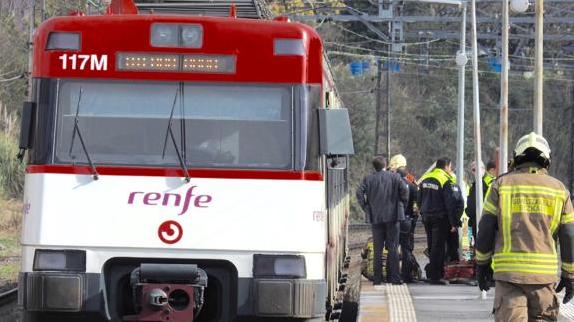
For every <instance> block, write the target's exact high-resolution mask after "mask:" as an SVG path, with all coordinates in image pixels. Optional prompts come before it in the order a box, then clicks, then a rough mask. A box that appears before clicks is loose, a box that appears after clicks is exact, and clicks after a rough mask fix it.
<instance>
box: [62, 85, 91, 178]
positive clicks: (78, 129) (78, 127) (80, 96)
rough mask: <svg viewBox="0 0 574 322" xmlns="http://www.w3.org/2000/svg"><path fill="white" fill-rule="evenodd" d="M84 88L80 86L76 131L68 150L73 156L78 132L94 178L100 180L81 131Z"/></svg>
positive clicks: (75, 119)
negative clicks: (80, 122)
mask: <svg viewBox="0 0 574 322" xmlns="http://www.w3.org/2000/svg"><path fill="white" fill-rule="evenodd" d="M83 92H84V90H83V89H82V88H80V94H79V96H78V104H77V107H76V116H75V117H74V132H72V142H71V143H70V150H69V151H68V155H69V156H70V157H72V149H73V148H74V141H75V139H76V133H78V138H79V139H80V143H81V144H82V149H83V150H84V154H85V155H86V159H88V163H89V164H90V168H91V170H92V176H93V177H94V180H98V171H97V170H96V166H94V163H93V162H92V158H90V154H89V153H88V149H86V144H85V143H84V138H83V137H82V132H81V131H80V125H79V120H80V118H79V114H80V103H81V102H82V93H83Z"/></svg>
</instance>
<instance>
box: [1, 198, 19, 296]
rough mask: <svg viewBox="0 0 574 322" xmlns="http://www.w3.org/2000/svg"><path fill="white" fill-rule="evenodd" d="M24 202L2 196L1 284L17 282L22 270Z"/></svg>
mask: <svg viewBox="0 0 574 322" xmlns="http://www.w3.org/2000/svg"><path fill="white" fill-rule="evenodd" d="M21 210H22V203H21V202H20V201H16V200H13V199H12V200H8V199H5V198H3V197H1V196H0V286H2V285H4V284H9V283H15V282H16V281H17V279H18V271H19V270H20V227H21V222H22V216H21V214H22V211H21Z"/></svg>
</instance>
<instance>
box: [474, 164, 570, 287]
mask: <svg viewBox="0 0 574 322" xmlns="http://www.w3.org/2000/svg"><path fill="white" fill-rule="evenodd" d="M557 239H559V240H560V247H561V249H560V250H561V251H560V253H561V260H562V275H563V276H566V277H570V278H574V208H573V207H572V201H571V200H570V194H569V192H568V191H567V190H566V188H565V187H564V185H563V184H562V183H561V182H560V181H559V180H557V179H555V178H553V177H551V176H550V175H548V172H547V171H546V170H545V169H541V168H539V167H538V166H535V165H534V164H525V165H523V166H521V167H519V168H518V169H516V170H515V171H513V172H511V173H508V174H506V175H503V176H501V177H499V178H498V179H496V180H495V181H494V182H493V183H492V185H491V186H490V189H489V191H488V193H487V196H486V200H485V203H484V210H483V216H482V219H481V221H480V224H479V230H478V236H477V241H476V259H477V262H478V264H487V263H489V262H490V261H492V266H493V269H494V278H495V279H496V280H501V281H506V282H511V283H519V284H546V283H553V282H556V280H557V277H558V262H559V261H558V255H557V251H556V245H557V243H556V242H557Z"/></svg>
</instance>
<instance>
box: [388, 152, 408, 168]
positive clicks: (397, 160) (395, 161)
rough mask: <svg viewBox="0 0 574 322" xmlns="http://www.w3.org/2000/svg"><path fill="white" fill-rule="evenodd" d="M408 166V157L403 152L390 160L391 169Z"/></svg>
mask: <svg viewBox="0 0 574 322" xmlns="http://www.w3.org/2000/svg"><path fill="white" fill-rule="evenodd" d="M406 166H407V159H406V158H405V156H404V155H402V154H397V155H395V156H393V157H392V158H391V161H390V162H389V168H390V169H391V170H396V169H398V168H402V167H406Z"/></svg>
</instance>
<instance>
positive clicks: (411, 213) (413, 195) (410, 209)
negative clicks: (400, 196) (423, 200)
mask: <svg viewBox="0 0 574 322" xmlns="http://www.w3.org/2000/svg"><path fill="white" fill-rule="evenodd" d="M402 179H403V181H404V182H405V183H406V184H407V186H408V187H409V200H408V201H407V203H406V207H405V216H406V217H407V218H414V217H416V215H415V210H414V209H415V203H416V202H417V196H418V192H419V188H418V187H417V185H416V184H414V183H411V182H409V181H408V180H407V178H405V177H402Z"/></svg>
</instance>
